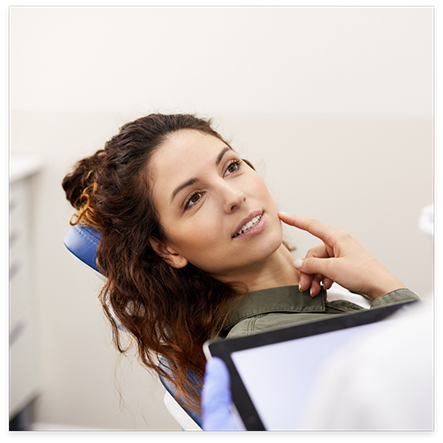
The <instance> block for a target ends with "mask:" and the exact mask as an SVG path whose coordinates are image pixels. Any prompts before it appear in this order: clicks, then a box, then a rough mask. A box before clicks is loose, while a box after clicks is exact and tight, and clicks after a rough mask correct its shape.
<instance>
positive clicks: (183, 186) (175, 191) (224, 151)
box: [171, 147, 231, 203]
mask: <svg viewBox="0 0 443 443" xmlns="http://www.w3.org/2000/svg"><path fill="white" fill-rule="evenodd" d="M230 150H231V148H228V147H226V148H223V149H222V151H221V152H220V154H218V157H217V160H216V161H215V165H216V166H218V165H219V164H220V162H221V161H222V159H223V156H224V155H225V154H226V152H228V151H230ZM197 181H198V178H191V179H190V180H188V181H186V182H184V183H182V184H181V185H180V186H177V187H176V188H175V189H174V192H173V193H172V195H171V203H172V201H173V200H174V198H175V196H176V195H177V194H178V193H179V192H180V191H181V190H183V189H185V188H187V187H188V186H191V185H193V184H194V183H195V182H197Z"/></svg>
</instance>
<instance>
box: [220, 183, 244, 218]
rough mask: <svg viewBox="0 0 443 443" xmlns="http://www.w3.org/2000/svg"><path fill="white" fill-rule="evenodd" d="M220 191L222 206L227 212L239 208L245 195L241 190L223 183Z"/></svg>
mask: <svg viewBox="0 0 443 443" xmlns="http://www.w3.org/2000/svg"><path fill="white" fill-rule="evenodd" d="M221 192H222V199H223V207H224V210H225V212H227V213H228V214H230V213H231V212H234V211H235V210H236V209H239V208H240V207H241V206H242V204H243V203H244V202H245V200H246V195H245V194H244V193H243V192H241V191H240V190H239V189H237V188H235V187H232V186H230V185H228V184H226V183H224V184H223V186H222V189H221Z"/></svg>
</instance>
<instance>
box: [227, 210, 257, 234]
mask: <svg viewBox="0 0 443 443" xmlns="http://www.w3.org/2000/svg"><path fill="white" fill-rule="evenodd" d="M263 216H264V213H261V214H258V215H256V216H255V217H253V218H252V219H251V220H250V221H248V222H247V223H245V224H244V225H243V226H242V227H241V228H240V229H239V231H238V232H237V233H236V234H235V235H233V236H232V238H236V237H238V236H240V235H243V234H245V233H251V234H255V233H258V232H260V231H261V228H260V229H253V228H255V227H256V226H257V225H259V224H260V221H261V220H262V218H263ZM262 227H264V225H263V226H262ZM256 231H257V232H256Z"/></svg>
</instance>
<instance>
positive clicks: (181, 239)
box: [150, 130, 282, 280]
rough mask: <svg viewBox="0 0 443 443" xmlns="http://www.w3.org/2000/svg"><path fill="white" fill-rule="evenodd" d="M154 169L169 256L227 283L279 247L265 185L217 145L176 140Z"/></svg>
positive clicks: (205, 138)
mask: <svg viewBox="0 0 443 443" xmlns="http://www.w3.org/2000/svg"><path fill="white" fill-rule="evenodd" d="M150 166H151V167H152V169H151V172H152V175H151V178H152V181H151V183H152V184H153V188H152V193H153V199H154V205H155V207H156V209H157V211H158V213H159V216H160V223H161V225H162V226H163V228H164V230H165V233H166V240H165V246H166V248H167V251H168V253H170V254H175V255H174V256H175V257H177V256H179V257H182V258H184V259H186V261H188V262H190V263H192V264H193V265H195V266H197V267H198V268H200V269H203V270H205V271H206V272H208V273H209V274H211V275H212V276H213V277H215V278H219V279H221V280H223V277H229V276H232V275H238V274H239V273H241V272H248V270H250V269H251V267H252V266H253V265H254V264H256V263H257V262H260V261H262V260H265V259H266V258H268V257H269V256H270V255H272V254H273V253H274V252H275V251H276V250H277V249H278V248H279V247H280V246H281V243H282V227H281V222H280V220H279V218H278V209H277V205H276V204H275V202H274V200H273V198H272V197H271V195H270V194H269V192H268V189H267V187H266V185H265V184H264V182H263V180H262V179H261V178H260V176H259V175H258V174H257V173H256V172H255V171H254V170H253V169H251V168H250V167H249V166H248V165H247V164H246V163H244V162H243V161H242V160H241V159H240V157H239V156H238V155H237V154H236V153H235V152H234V151H233V150H232V149H230V148H229V147H228V146H227V145H226V144H225V143H224V142H222V141H221V140H219V139H218V138H216V137H213V136H211V135H208V134H205V133H202V132H198V131H193V130H182V131H179V132H176V133H173V134H172V135H171V136H170V138H169V139H168V140H167V141H166V142H165V143H164V144H163V145H162V146H161V147H160V148H159V149H158V150H157V151H156V152H155V154H154V155H153V158H152V160H151V163H150ZM171 257H173V255H171ZM186 261H184V262H183V261H182V262H180V263H181V264H179V265H178V266H177V267H180V266H183V264H186Z"/></svg>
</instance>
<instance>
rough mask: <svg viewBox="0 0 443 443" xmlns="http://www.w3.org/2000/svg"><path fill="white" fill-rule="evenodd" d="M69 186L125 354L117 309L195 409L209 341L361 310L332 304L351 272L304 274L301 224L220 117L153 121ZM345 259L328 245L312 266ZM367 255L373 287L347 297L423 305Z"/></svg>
mask: <svg viewBox="0 0 443 443" xmlns="http://www.w3.org/2000/svg"><path fill="white" fill-rule="evenodd" d="M63 188H64V190H65V192H66V196H67V199H68V200H69V201H70V202H71V204H72V205H73V206H74V208H75V209H76V210H77V213H76V215H75V217H73V220H72V221H71V222H72V223H74V224H75V223H84V224H86V225H90V226H92V227H95V228H97V229H98V230H99V231H100V232H101V234H102V241H101V243H100V246H99V251H98V265H99V267H100V269H101V270H102V272H103V274H104V275H105V276H106V277H107V281H106V283H105V286H104V288H103V291H102V292H101V297H100V298H101V301H102V304H103V307H104V309H105V312H106V314H107V317H108V318H109V320H110V321H111V324H112V329H113V334H114V341H115V343H116V346H117V347H118V349H119V350H120V351H121V352H124V351H125V347H124V346H123V344H122V341H121V336H120V333H119V330H118V328H117V327H116V323H115V321H114V320H113V316H112V313H114V314H115V315H116V316H117V317H118V319H119V320H120V322H121V323H122V324H123V326H124V327H125V328H126V330H127V331H129V332H130V334H131V335H132V336H133V337H134V342H135V343H136V344H137V347H138V353H139V357H140V359H141V362H142V364H144V365H145V366H146V367H148V368H151V369H153V370H154V371H156V372H158V373H160V375H163V376H168V375H167V374H166V373H165V372H164V370H163V369H162V368H160V367H159V365H158V357H160V356H163V357H165V358H166V359H167V361H168V364H169V366H170V368H171V371H172V376H171V377H170V378H171V381H173V382H174V383H175V384H176V385H177V388H178V389H179V390H180V391H181V392H182V393H183V395H184V396H185V397H186V398H187V399H188V401H189V402H190V403H191V404H192V405H194V407H195V408H196V409H199V407H200V405H199V394H198V388H199V386H200V384H201V382H202V378H203V373H204V367H205V358H204V356H203V352H202V345H203V343H204V342H205V341H206V340H208V339H209V338H214V337H215V336H219V335H220V336H222V337H233V336H237V335H243V334H248V333H254V332H257V331H260V330H264V329H269V328H274V327H281V326H285V325H290V324H294V323H298V322H300V321H309V320H312V319H314V318H318V317H321V316H324V315H330V314H334V313H342V312H344V311H349V310H356V309H361V308H360V307H359V306H357V305H355V304H352V303H349V302H345V301H339V302H330V303H329V302H327V301H326V291H325V288H326V289H328V288H329V287H330V286H331V284H332V282H333V281H338V282H339V283H340V282H341V280H340V279H341V277H340V275H337V274H336V273H334V272H330V270H328V271H327V272H326V271H324V272H323V273H319V272H318V271H317V270H316V271H315V272H312V270H310V269H305V267H306V266H308V263H309V261H307V262H306V263H304V264H303V267H302V268H301V270H297V269H295V268H294V266H293V262H294V257H293V255H292V254H291V252H290V251H289V249H288V248H287V247H286V246H285V244H284V243H283V241H282V225H281V220H283V221H284V222H286V223H289V224H291V223H292V224H294V219H293V218H291V216H287V215H282V214H280V216H279V212H278V208H277V205H276V204H275V202H274V200H273V198H272V197H271V195H270V194H269V192H268V189H267V187H266V185H265V184H264V182H263V180H262V179H261V178H260V177H259V175H258V174H257V173H256V172H255V170H254V169H253V168H252V167H251V165H250V164H249V163H248V162H247V161H246V160H242V159H241V158H240V157H239V156H238V154H237V153H236V152H235V151H234V150H232V148H231V147H230V146H229V144H228V143H226V142H225V141H224V140H223V139H222V137H221V136H220V135H219V134H218V133H217V132H215V131H214V130H213V129H212V128H211V123H210V121H205V120H203V119H199V118H196V117H195V116H192V115H161V114H152V115H149V116H147V117H143V118H140V119H138V120H135V121H134V122H131V123H128V124H126V125H124V126H123V127H122V128H121V130H120V132H119V134H117V135H116V136H114V137H113V138H112V139H111V140H109V141H108V142H107V143H106V145H105V147H104V149H101V150H99V151H97V152H96V153H95V154H94V155H92V156H91V157H88V158H85V159H83V160H81V161H79V162H78V163H77V164H76V166H75V168H74V171H73V172H72V173H70V174H68V175H67V176H66V177H65V178H64V180H63ZM280 219H281V220H280ZM308 224H309V222H308ZM310 225H311V228H310V229H311V230H312V229H313V230H314V233H315V222H312V223H311V224H310ZM307 229H309V227H307ZM343 235H345V234H343ZM349 239H350V241H354V240H353V239H352V238H350V237H349ZM349 239H348V240H349ZM356 245H357V246H356ZM355 247H357V249H358V248H361V247H360V246H359V245H358V244H357V243H356V242H355V244H354V247H353V248H351V249H352V250H354V249H355ZM359 251H360V252H362V251H364V250H363V249H362V248H361V249H360V250H359ZM335 252H336V251H334V247H332V248H331V246H329V245H328V242H327V241H326V242H325V245H324V246H322V247H317V248H314V249H313V250H311V251H310V252H309V253H308V256H309V257H308V258H311V259H312V258H316V257H319V258H325V257H331V256H332V257H333V256H334V254H335ZM351 256H352V254H351ZM360 256H363V257H364V259H363V260H364V262H362V261H359V262H357V266H358V267H359V271H358V272H359V273H361V271H362V270H364V271H365V272H367V273H369V274H370V275H371V279H370V281H369V283H368V281H367V279H366V280H365V282H364V284H360V283H359V282H358V281H357V282H356V281H354V280H352V281H351V282H347V281H346V282H341V283H342V284H343V283H344V284H345V286H347V287H348V289H351V290H356V292H360V293H362V294H365V295H366V296H368V297H370V298H372V299H374V300H375V299H376V300H380V301H379V303H378V304H379V305H381V304H386V303H391V302H395V301H401V300H406V299H410V298H416V296H415V295H414V294H412V293H411V292H410V291H408V290H407V289H404V285H403V284H402V283H401V282H400V281H399V280H398V279H396V278H395V277H394V276H392V275H391V274H390V273H389V272H388V271H387V270H385V268H383V267H382V266H381V264H380V263H378V262H377V261H376V260H375V259H373V258H372V257H371V256H370V255H369V254H368V253H367V252H366V251H364V252H363V255H362V254H359V257H360ZM351 258H352V257H351ZM351 262H352V259H351ZM371 273H372V274H371ZM321 283H323V285H321ZM348 283H350V284H348ZM375 303H377V302H375ZM189 370H190V371H192V372H193V373H194V374H196V375H197V382H196V384H195V385H192V386H191V385H189V384H186V383H185V382H184V380H185V379H186V374H187V372H188V371H189Z"/></svg>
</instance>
